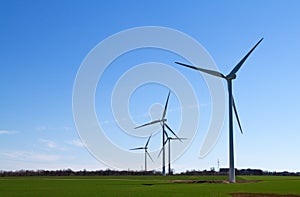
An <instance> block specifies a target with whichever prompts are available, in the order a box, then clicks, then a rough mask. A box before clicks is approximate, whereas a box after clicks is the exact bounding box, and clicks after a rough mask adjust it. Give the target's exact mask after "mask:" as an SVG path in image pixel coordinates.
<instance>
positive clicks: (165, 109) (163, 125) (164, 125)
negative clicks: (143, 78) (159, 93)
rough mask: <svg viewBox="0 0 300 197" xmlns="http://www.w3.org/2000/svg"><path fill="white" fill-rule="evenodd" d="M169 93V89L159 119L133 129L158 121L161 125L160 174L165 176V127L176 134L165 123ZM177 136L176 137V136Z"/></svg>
mask: <svg viewBox="0 0 300 197" xmlns="http://www.w3.org/2000/svg"><path fill="white" fill-rule="evenodd" d="M170 93H171V91H169V94H168V97H167V101H166V104H165V108H164V111H163V114H162V117H161V119H158V120H154V121H151V122H148V123H146V124H143V125H140V126H138V127H135V129H138V128H141V127H145V126H148V125H152V124H156V123H160V125H161V127H162V145H163V146H162V152H163V158H162V175H163V176H165V175H166V169H165V144H164V142H165V133H166V131H165V128H167V129H168V130H169V131H171V132H172V133H173V134H174V135H175V136H176V137H177V135H176V134H175V133H174V131H173V130H172V129H171V128H170V127H169V125H168V124H167V119H166V114H167V108H168V102H169V98H170ZM177 138H178V137H177Z"/></svg>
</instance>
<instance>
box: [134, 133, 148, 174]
mask: <svg viewBox="0 0 300 197" xmlns="http://www.w3.org/2000/svg"><path fill="white" fill-rule="evenodd" d="M151 136H152V135H150V136H149V138H148V140H147V142H146V144H145V146H144V147H138V148H132V149H130V150H141V149H144V150H145V171H146V172H147V155H148V156H149V158H150V159H151V160H152V161H153V159H152V158H151V156H150V154H149V152H148V144H149V141H150V138H151Z"/></svg>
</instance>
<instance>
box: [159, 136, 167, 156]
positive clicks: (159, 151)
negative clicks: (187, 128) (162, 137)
mask: <svg viewBox="0 0 300 197" xmlns="http://www.w3.org/2000/svg"><path fill="white" fill-rule="evenodd" d="M167 142H168V139H167V140H166V141H165V142H164V144H163V146H165V145H166V144H167ZM162 150H163V147H162V148H161V149H160V151H159V153H158V155H157V158H159V156H160V154H161V152H162Z"/></svg>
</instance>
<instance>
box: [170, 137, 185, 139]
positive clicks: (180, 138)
mask: <svg viewBox="0 0 300 197" xmlns="http://www.w3.org/2000/svg"><path fill="white" fill-rule="evenodd" d="M187 139H188V138H182V137H180V138H170V140H187Z"/></svg>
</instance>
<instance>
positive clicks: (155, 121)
mask: <svg viewBox="0 0 300 197" xmlns="http://www.w3.org/2000/svg"><path fill="white" fill-rule="evenodd" d="M159 122H161V120H154V121H152V122H148V123H146V124H143V125H140V126H137V127H135V129H138V128H141V127H145V126H148V125H151V124H155V123H159Z"/></svg>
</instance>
